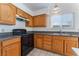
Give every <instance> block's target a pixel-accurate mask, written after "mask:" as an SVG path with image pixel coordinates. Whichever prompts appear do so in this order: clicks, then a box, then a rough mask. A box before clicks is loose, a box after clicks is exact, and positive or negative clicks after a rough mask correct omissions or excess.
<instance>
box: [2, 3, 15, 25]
mask: <svg viewBox="0 0 79 59" xmlns="http://www.w3.org/2000/svg"><path fill="white" fill-rule="evenodd" d="M0 23H1V24H12V25H13V24H15V23H16V8H15V6H13V5H12V4H9V3H0Z"/></svg>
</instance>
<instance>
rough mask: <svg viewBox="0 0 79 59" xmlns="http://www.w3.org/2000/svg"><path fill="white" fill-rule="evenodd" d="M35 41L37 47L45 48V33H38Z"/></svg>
mask: <svg viewBox="0 0 79 59" xmlns="http://www.w3.org/2000/svg"><path fill="white" fill-rule="evenodd" d="M34 43H35V46H36V48H43V35H41V34H39V35H38V34H36V35H35V41H34Z"/></svg>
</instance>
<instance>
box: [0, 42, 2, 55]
mask: <svg viewBox="0 0 79 59" xmlns="http://www.w3.org/2000/svg"><path fill="white" fill-rule="evenodd" d="M1 55H2V53H1V42H0V56H1Z"/></svg>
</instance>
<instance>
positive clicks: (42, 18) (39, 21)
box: [33, 14, 46, 27]
mask: <svg viewBox="0 0 79 59" xmlns="http://www.w3.org/2000/svg"><path fill="white" fill-rule="evenodd" d="M33 19H34V27H46V14H42V15H38V16H34V18H33Z"/></svg>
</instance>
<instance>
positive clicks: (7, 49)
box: [0, 37, 21, 56]
mask: <svg viewBox="0 0 79 59" xmlns="http://www.w3.org/2000/svg"><path fill="white" fill-rule="evenodd" d="M20 55H21V40H20V37H13V38H9V39H7V40H4V41H1V47H0V56H20Z"/></svg>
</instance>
